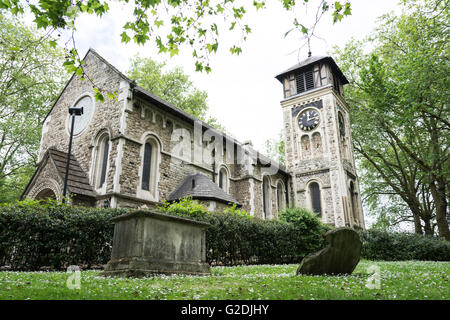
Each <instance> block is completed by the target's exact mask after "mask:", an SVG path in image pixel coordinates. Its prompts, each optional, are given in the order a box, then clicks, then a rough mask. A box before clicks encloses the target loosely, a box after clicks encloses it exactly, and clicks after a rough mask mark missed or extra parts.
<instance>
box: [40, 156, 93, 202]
mask: <svg viewBox="0 0 450 320" xmlns="http://www.w3.org/2000/svg"><path fill="white" fill-rule="evenodd" d="M48 153H49V156H50V158H51V159H52V160H53V163H54V164H55V166H56V169H57V170H58V173H59V175H60V176H61V178H62V179H63V180H64V177H65V175H66V163H67V153H66V152H62V151H59V150H56V149H53V148H50V149H49V150H48ZM67 190H68V192H69V193H75V194H82V195H85V196H91V197H95V196H96V193H95V191H94V189H93V188H92V186H91V184H90V183H89V179H88V177H87V175H86V173H85V172H84V170H83V169H82V168H81V166H80V164H79V163H78V161H77V159H76V158H75V156H74V155H73V154H72V155H71V156H70V163H69V176H68V178H67Z"/></svg>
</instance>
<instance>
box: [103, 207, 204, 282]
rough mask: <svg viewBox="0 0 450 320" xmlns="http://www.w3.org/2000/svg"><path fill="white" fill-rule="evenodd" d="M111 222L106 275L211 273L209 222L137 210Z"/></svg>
mask: <svg viewBox="0 0 450 320" xmlns="http://www.w3.org/2000/svg"><path fill="white" fill-rule="evenodd" d="M112 221H113V222H115V225H114V238H113V248H112V253H111V260H110V261H109V262H108V264H107V265H106V267H105V271H104V272H103V275H104V276H126V277H142V276H151V275H155V274H190V275H208V274H210V269H209V265H208V263H207V262H206V243H205V238H206V236H205V229H206V227H207V226H208V224H207V223H204V222H198V221H194V220H190V219H186V218H182V217H177V216H171V215H166V214H162V213H157V212H150V211H134V212H131V213H128V214H125V215H121V216H118V217H115V218H113V219H112Z"/></svg>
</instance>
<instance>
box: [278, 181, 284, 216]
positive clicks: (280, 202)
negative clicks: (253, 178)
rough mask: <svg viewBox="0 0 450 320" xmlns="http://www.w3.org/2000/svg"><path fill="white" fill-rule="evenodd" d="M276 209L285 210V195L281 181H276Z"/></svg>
mask: <svg viewBox="0 0 450 320" xmlns="http://www.w3.org/2000/svg"><path fill="white" fill-rule="evenodd" d="M277 207H278V211H281V210H284V209H285V208H286V193H285V191H284V185H283V182H282V181H278V184H277Z"/></svg>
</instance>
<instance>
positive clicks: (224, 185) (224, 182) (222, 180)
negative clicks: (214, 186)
mask: <svg viewBox="0 0 450 320" xmlns="http://www.w3.org/2000/svg"><path fill="white" fill-rule="evenodd" d="M218 180H219V181H218V182H219V188H221V189H222V190H223V191H225V192H228V171H227V169H226V168H225V167H222V168H220V170H219V179H218Z"/></svg>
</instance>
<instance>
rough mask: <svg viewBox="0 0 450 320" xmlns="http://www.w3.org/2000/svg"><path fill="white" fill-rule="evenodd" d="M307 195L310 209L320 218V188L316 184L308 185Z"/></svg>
mask: <svg viewBox="0 0 450 320" xmlns="http://www.w3.org/2000/svg"><path fill="white" fill-rule="evenodd" d="M309 194H310V197H311V208H312V210H313V211H314V212H315V213H317V215H318V216H319V217H321V216H322V201H321V198H320V187H319V184H318V183H317V182H313V183H311V184H310V185H309Z"/></svg>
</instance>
